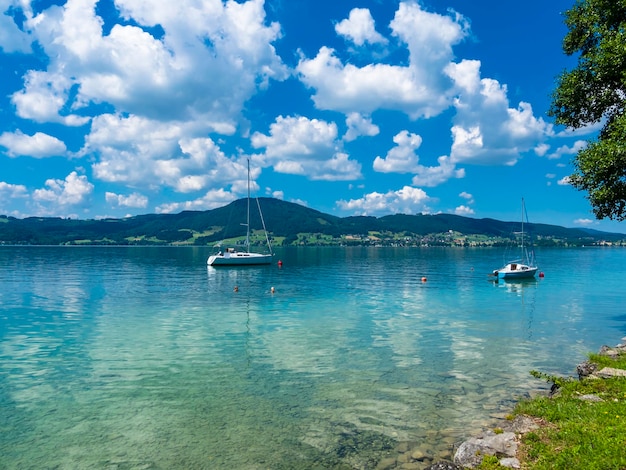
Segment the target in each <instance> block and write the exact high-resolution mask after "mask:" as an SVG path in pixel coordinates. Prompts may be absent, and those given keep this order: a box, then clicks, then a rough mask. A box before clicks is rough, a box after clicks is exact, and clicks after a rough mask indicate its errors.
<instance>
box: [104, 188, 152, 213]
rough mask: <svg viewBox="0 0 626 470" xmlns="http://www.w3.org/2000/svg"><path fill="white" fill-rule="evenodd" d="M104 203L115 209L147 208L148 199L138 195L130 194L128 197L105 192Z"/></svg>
mask: <svg viewBox="0 0 626 470" xmlns="http://www.w3.org/2000/svg"><path fill="white" fill-rule="evenodd" d="M104 197H105V199H106V202H107V203H109V204H111V205H113V206H115V207H138V208H142V209H143V208H146V207H148V198H147V197H146V196H144V195H142V194H139V193H132V194H130V195H128V196H124V195H122V194H115V193H112V192H108V191H107V192H106V193H105V195H104Z"/></svg>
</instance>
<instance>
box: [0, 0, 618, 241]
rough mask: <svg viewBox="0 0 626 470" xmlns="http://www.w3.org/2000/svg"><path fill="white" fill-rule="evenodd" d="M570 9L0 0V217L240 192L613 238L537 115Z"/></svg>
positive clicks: (563, 133) (354, 209)
mask: <svg viewBox="0 0 626 470" xmlns="http://www.w3.org/2000/svg"><path fill="white" fill-rule="evenodd" d="M572 5H573V0H572V1H562V0H551V1H549V2H546V1H545V0H541V1H540V0H528V1H526V2H503V1H501V0H499V1H495V0H474V1H472V2H468V1H467V0H424V1H420V2H416V1H389V0H384V1H383V0H379V1H352V0H339V1H337V0H335V1H326V0H315V1H313V0H266V1H265V2H263V1H262V0H250V1H245V2H244V1H240V2H234V1H231V2H222V1H220V0H204V1H200V0H177V1H176V2H169V1H168V2H165V1H162V2H154V1H147V0H100V1H95V0H70V1H61V0H56V1H44V0H39V1H34V0H0V7H1V10H2V12H3V13H4V14H3V15H2V16H0V73H1V77H2V80H1V81H0V214H7V215H12V216H16V217H25V216H62V217H74V218H76V217H77V218H101V217H124V216H128V215H136V214H145V213H175V212H180V211H182V210H205V209H212V208H216V207H220V206H223V205H225V204H227V203H229V202H231V201H232V200H234V199H238V198H241V197H245V194H246V170H245V168H246V160H247V159H248V158H249V159H250V160H251V166H252V180H253V193H254V194H255V195H257V196H270V197H276V198H280V199H284V200H286V201H292V202H297V203H301V204H304V205H306V206H308V207H311V208H314V209H317V210H320V211H323V212H327V213H330V214H334V215H338V216H348V215H360V214H367V215H374V216H380V215H386V214H390V213H408V214H416V213H440V212H443V213H456V214H460V215H466V216H470V217H476V218H483V217H493V218H497V219H502V220H517V219H518V218H519V211H520V199H521V198H522V197H524V198H525V200H526V205H527V208H528V212H529V216H530V219H531V221H532V222H543V223H554V224H558V225H564V226H568V227H576V226H586V227H591V228H595V229H599V230H608V231H615V232H626V225H625V224H624V223H617V222H612V221H596V220H595V219H594V217H593V213H592V212H591V208H590V206H589V203H588V202H587V200H586V199H585V194H584V193H581V192H579V191H577V190H575V189H574V188H572V187H571V185H569V184H568V181H567V177H568V175H569V174H571V171H572V167H571V160H572V158H573V156H574V154H575V153H576V150H577V149H579V148H581V146H583V145H584V142H585V140H587V139H589V138H592V137H593V136H594V135H595V133H596V132H597V128H589V129H584V130H578V131H576V132H572V131H570V130H568V129H564V128H560V127H558V126H555V125H554V124H553V122H552V121H551V120H550V118H548V117H547V116H546V111H547V109H548V107H549V103H550V94H551V92H552V91H553V88H554V83H555V78H556V77H557V75H558V74H559V73H560V72H561V71H562V70H564V69H565V68H571V67H572V66H573V65H575V58H571V57H566V56H565V55H563V53H562V49H561V41H562V39H563V36H564V35H565V33H566V29H565V26H564V24H563V17H562V12H564V11H566V10H567V9H569V8H570V7H571V6H572Z"/></svg>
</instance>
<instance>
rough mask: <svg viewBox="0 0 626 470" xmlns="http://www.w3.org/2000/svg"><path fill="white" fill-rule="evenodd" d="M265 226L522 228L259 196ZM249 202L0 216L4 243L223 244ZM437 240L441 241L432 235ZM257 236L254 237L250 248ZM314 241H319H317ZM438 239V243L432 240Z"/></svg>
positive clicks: (615, 236)
mask: <svg viewBox="0 0 626 470" xmlns="http://www.w3.org/2000/svg"><path fill="white" fill-rule="evenodd" d="M250 204H251V210H250V228H251V230H253V231H259V230H262V227H263V225H262V221H261V217H260V215H259V211H258V209H257V207H256V206H257V200H251V201H250ZM258 204H260V206H261V207H262V210H263V217H264V221H265V225H266V227H267V229H268V232H269V233H270V236H271V237H272V238H273V240H274V243H275V244H283V245H290V244H302V243H308V244H342V243H346V240H349V241H350V243H361V244H371V243H382V242H383V241H386V242H387V243H403V244H424V243H425V241H424V239H425V237H426V238H428V240H426V243H427V242H428V241H430V243H431V244H432V243H445V239H444V238H442V237H443V235H446V236H447V237H448V238H450V236H451V234H453V235H454V237H455V239H458V237H459V236H474V237H486V238H491V239H496V240H497V239H510V238H514V237H515V235H514V233H515V232H516V231H519V229H520V223H519V221H518V222H503V221H499V220H495V219H488V218H487V219H474V218H471V217H464V216H459V215H453V214H434V215H431V214H418V215H407V214H395V215H386V216H382V217H372V216H350V217H336V216H333V215H329V214H325V213H322V212H320V211H317V210H315V209H311V208H308V207H305V206H302V205H299V204H295V203H291V202H286V201H282V200H280V199H273V198H259V199H258ZM246 210H247V200H246V199H239V200H236V201H234V202H232V203H230V204H228V205H226V206H223V207H220V208H217V209H212V210H207V211H183V212H180V213H177V214H146V215H138V216H134V217H128V218H123V219H99V220H92V219H88V220H81V219H65V218H58V217H27V218H23V219H18V218H15V217H8V216H0V243H2V244H31V245H59V244H117V245H129V244H145V245H151V244H191V245H205V246H206V245H214V244H216V243H219V242H220V241H222V240H234V239H238V238H241V237H243V236H245V226H244V225H243V224H242V223H243V222H245V220H246ZM526 227H527V230H528V231H530V232H531V233H532V235H533V237H535V239H536V240H539V241H541V240H544V242H545V241H546V240H551V243H554V242H555V240H557V241H559V242H561V243H566V244H585V243H587V244H590V243H598V242H617V241H622V240H626V235H624V234H620V233H610V232H601V231H596V230H589V229H583V228H566V227H561V226H557V225H548V224H533V223H531V224H527V225H526ZM435 235H440V236H439V237H435ZM261 238H263V239H264V237H261V236H260V235H259V234H258V233H257V234H256V236H255V242H259V241H260V239H261ZM316 240H317V241H318V242H319V243H316ZM437 240H438V241H437Z"/></svg>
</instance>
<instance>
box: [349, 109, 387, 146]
mask: <svg viewBox="0 0 626 470" xmlns="http://www.w3.org/2000/svg"><path fill="white" fill-rule="evenodd" d="M346 126H347V127H348V130H347V131H346V134H345V135H344V137H343V139H344V140H345V141H346V142H351V141H353V140H356V139H357V138H358V137H361V136H369V137H373V136H375V135H378V133H379V132H380V128H379V127H378V126H377V125H376V124H374V123H373V122H372V118H370V117H366V116H363V115H362V114H360V113H350V114H348V116H347V117H346Z"/></svg>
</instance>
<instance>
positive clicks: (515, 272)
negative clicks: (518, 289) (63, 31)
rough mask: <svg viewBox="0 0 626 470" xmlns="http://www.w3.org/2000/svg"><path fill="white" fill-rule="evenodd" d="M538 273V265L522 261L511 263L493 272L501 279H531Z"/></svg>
mask: <svg viewBox="0 0 626 470" xmlns="http://www.w3.org/2000/svg"><path fill="white" fill-rule="evenodd" d="M536 273H537V267H536V266H528V265H525V264H522V263H509V264H507V265H506V266H504V267H502V268H500V269H496V270H495V271H494V272H493V274H494V275H496V276H498V278H499V279H530V278H533V277H535V274H536Z"/></svg>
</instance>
